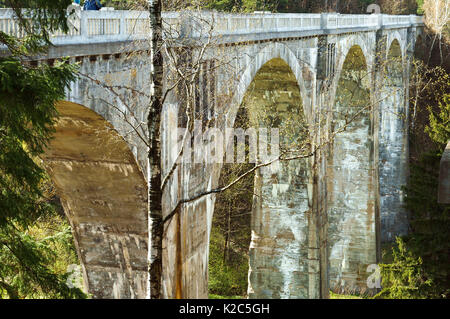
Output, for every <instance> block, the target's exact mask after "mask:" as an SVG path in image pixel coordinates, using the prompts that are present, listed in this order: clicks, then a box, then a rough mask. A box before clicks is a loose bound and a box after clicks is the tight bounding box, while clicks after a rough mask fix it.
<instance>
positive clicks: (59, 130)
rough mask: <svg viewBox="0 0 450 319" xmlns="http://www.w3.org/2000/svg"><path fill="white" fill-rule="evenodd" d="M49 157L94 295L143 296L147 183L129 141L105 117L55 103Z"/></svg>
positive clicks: (47, 161) (45, 158) (47, 162)
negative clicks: (56, 111) (55, 111)
mask: <svg viewBox="0 0 450 319" xmlns="http://www.w3.org/2000/svg"><path fill="white" fill-rule="evenodd" d="M57 109H58V111H59V114H60V116H59V118H58V120H57V123H56V131H55V134H54V137H53V139H52V140H51V142H50V144H49V146H48V148H47V149H46V152H45V154H44V155H43V161H44V164H45V167H46V169H47V171H48V173H49V175H50V177H51V179H52V181H53V183H54V185H55V187H56V192H57V194H58V196H59V197H60V199H61V203H62V206H63V208H64V211H65V214H66V215H67V217H68V220H69V222H70V224H71V226H72V232H73V235H74V239H75V246H76V248H77V253H78V257H79V260H80V263H81V267H82V273H83V279H84V284H85V287H86V288H87V291H88V293H90V294H92V296H93V298H145V295H146V279H147V241H148V237H147V187H146V182H145V179H144V177H143V174H142V172H141V170H140V169H139V167H138V165H137V164H136V160H135V158H134V156H133V154H132V152H131V151H130V149H129V147H128V145H127V143H126V142H125V141H124V139H123V138H122V137H121V136H120V135H119V134H118V133H117V131H116V130H114V128H113V127H112V125H111V124H109V123H108V122H107V121H106V120H104V119H103V118H102V117H101V116H99V115H98V114H96V113H95V112H93V111H91V110H90V109H88V108H86V107H84V106H82V105H79V104H75V103H72V102H67V101H61V102H59V103H58V105H57Z"/></svg>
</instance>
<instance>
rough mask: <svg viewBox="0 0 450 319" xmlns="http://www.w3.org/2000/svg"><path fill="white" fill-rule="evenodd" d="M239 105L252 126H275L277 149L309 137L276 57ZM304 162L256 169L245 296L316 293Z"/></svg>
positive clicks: (287, 73)
mask: <svg viewBox="0 0 450 319" xmlns="http://www.w3.org/2000/svg"><path fill="white" fill-rule="evenodd" d="M242 107H244V108H246V109H247V110H248V112H249V114H250V115H249V116H250V118H252V121H253V125H254V126H256V127H262V128H278V130H279V135H280V148H282V150H283V149H287V150H289V149H293V148H295V147H297V148H299V147H300V146H302V145H304V144H305V143H306V142H307V141H308V139H309V136H308V129H307V122H306V120H305V115H304V112H303V105H302V99H301V96H300V89H299V87H298V84H297V80H296V78H295V75H294V74H293V73H292V71H291V69H290V68H289V66H288V65H287V64H286V62H284V61H283V60H281V59H273V60H271V61H269V62H267V63H266V64H264V66H263V67H262V68H261V69H260V70H259V71H258V73H257V74H256V76H255V77H254V79H253V82H252V84H250V87H249V88H248V95H247V96H246V97H245V98H244V102H243V105H242ZM270 138H274V137H273V136H271V137H270ZM260 162H263V161H261V160H260ZM309 166H310V163H309V160H308V159H304V160H295V161H290V162H282V163H277V164H274V165H271V166H270V167H268V168H265V169H261V170H259V171H258V172H257V174H256V179H255V199H254V204H253V212H252V241H251V244H250V270H249V288H248V295H249V298H274V299H289V298H318V297H319V295H318V292H319V290H318V289H317V287H318V286H319V278H320V274H319V268H318V263H317V261H318V255H317V254H318V247H315V242H314V243H310V229H311V230H313V229H314V227H309V219H310V215H311V212H312V176H311V172H310V169H309ZM308 190H309V192H310V193H309V194H308ZM312 232H313V233H314V231H312ZM311 235H312V236H313V237H314V236H315V235H316V234H315V233H314V234H311Z"/></svg>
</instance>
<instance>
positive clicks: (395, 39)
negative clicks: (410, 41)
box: [386, 30, 407, 60]
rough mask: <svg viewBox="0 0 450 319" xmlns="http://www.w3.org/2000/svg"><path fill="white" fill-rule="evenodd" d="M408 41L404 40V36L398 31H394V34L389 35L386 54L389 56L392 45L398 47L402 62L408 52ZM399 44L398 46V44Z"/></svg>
mask: <svg viewBox="0 0 450 319" xmlns="http://www.w3.org/2000/svg"><path fill="white" fill-rule="evenodd" d="M406 42H407V41H405V40H403V37H402V34H401V33H400V31H398V30H394V31H392V32H389V33H388V36H387V43H386V48H387V51H386V54H389V50H390V48H391V47H392V45H398V46H399V48H400V52H401V57H402V60H404V59H405V57H406V50H407V43H406ZM396 43H397V44H396Z"/></svg>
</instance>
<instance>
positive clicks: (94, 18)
mask: <svg viewBox="0 0 450 319" xmlns="http://www.w3.org/2000/svg"><path fill="white" fill-rule="evenodd" d="M69 21H70V25H71V27H70V31H69V33H67V34H64V33H62V32H57V33H55V34H54V36H53V39H52V41H53V43H54V44H55V45H57V46H65V45H79V44H98V43H106V42H130V41H133V40H144V39H146V37H147V35H148V33H149V32H148V30H149V19H148V12H146V11H122V10H105V11H80V10H78V11H75V12H74V13H72V15H71V18H70V19H69ZM163 21H164V23H165V25H166V28H167V29H171V30H173V34H176V36H177V37H189V38H201V37H208V36H209V35H213V36H216V37H220V38H221V41H222V42H241V41H246V42H247V41H257V40H262V39H266V38H267V37H269V38H273V37H274V34H277V36H276V37H277V38H288V37H292V36H310V35H320V34H329V33H344V32H351V31H364V30H367V31H369V30H377V29H381V28H404V27H409V26H416V25H423V17H421V16H415V15H400V16H394V15H385V14H371V15H349V14H345V15H342V14H335V13H326V14H294V13H292V14H278V13H277V14H272V13H252V14H229V13H219V12H211V11H202V12H188V11H184V12H165V13H163ZM211 26H212V28H211ZM0 31H3V32H5V33H8V34H11V35H15V36H21V35H22V34H23V31H22V30H20V28H19V25H18V23H17V21H16V20H15V19H14V12H13V11H12V10H11V9H0Z"/></svg>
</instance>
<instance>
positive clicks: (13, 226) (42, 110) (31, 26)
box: [0, 0, 84, 298]
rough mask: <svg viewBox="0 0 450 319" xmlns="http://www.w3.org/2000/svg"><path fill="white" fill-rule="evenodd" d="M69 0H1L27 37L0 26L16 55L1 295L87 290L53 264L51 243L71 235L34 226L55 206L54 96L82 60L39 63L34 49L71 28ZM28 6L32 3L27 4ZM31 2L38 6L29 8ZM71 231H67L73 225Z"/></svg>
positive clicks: (5, 109)
mask: <svg viewBox="0 0 450 319" xmlns="http://www.w3.org/2000/svg"><path fill="white" fill-rule="evenodd" d="M70 3H71V1H70V0H47V1H44V0H17V1H2V4H3V5H6V6H7V7H11V8H13V9H14V11H15V14H16V16H17V21H18V22H19V23H20V26H21V28H22V29H23V30H24V31H25V36H24V37H23V38H16V37H14V36H11V35H8V34H5V33H3V32H0V43H1V44H3V45H5V46H6V47H7V48H8V50H9V55H6V56H3V57H1V58H0V296H2V297H9V298H27V297H36V296H38V295H39V296H44V297H50V298H58V297H62V298H73V297H83V296H84V294H83V292H82V291H81V290H79V289H71V288H69V287H68V286H67V285H66V284H65V281H66V275H62V274H57V273H56V272H55V271H54V270H52V269H51V266H53V264H54V261H55V259H54V256H55V255H54V253H53V251H52V244H50V242H55V241H58V240H60V239H64V240H63V241H66V240H67V237H66V235H63V234H58V235H56V234H55V236H53V237H52V238H51V239H49V238H45V239H37V238H36V237H35V236H33V235H32V233H30V230H31V229H32V227H33V226H34V225H35V224H36V222H38V221H39V220H41V219H42V218H45V216H51V215H52V214H54V209H53V207H52V206H51V205H50V203H49V199H48V198H46V197H45V194H44V186H45V184H46V183H47V177H46V174H45V171H44V169H43V168H42V167H41V166H40V165H39V160H38V156H39V155H40V154H41V153H42V152H43V151H44V148H45V146H46V145H47V143H48V141H49V139H50V137H51V135H52V133H53V131H54V128H53V125H54V123H55V118H56V116H57V111H56V108H55V103H56V102H57V101H58V100H61V99H63V98H64V97H65V90H66V89H67V88H68V86H69V84H70V82H71V81H73V80H74V78H75V75H74V74H75V73H74V72H75V71H76V69H75V67H74V66H73V65H69V64H67V63H65V61H61V62H57V63H55V65H54V66H49V65H46V64H41V65H37V66H33V65H32V64H31V63H29V62H27V61H29V59H30V57H32V56H36V55H39V54H43V53H45V52H46V49H47V48H48V46H49V45H50V34H51V33H52V32H53V31H55V30H58V29H60V30H65V31H67V22H66V8H67V6H68V5H69V4H70ZM21 8H27V9H21ZM29 9H32V10H29ZM64 234H67V233H66V232H65V233H64Z"/></svg>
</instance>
